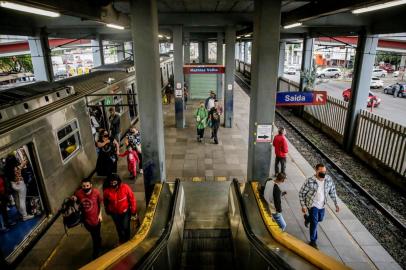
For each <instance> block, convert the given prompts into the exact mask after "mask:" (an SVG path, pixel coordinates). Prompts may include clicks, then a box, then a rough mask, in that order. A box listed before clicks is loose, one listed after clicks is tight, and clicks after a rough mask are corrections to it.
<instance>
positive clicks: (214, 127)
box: [209, 99, 221, 144]
mask: <svg viewBox="0 0 406 270" xmlns="http://www.w3.org/2000/svg"><path fill="white" fill-rule="evenodd" d="M220 114H221V112H220V110H219V105H218V100H217V99H216V100H215V101H214V107H212V108H211V109H210V111H209V120H210V122H211V138H212V139H214V143H215V144H218V143H219V142H218V138H217V133H218V130H219V127H220Z"/></svg>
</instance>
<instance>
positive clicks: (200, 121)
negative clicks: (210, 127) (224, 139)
mask: <svg viewBox="0 0 406 270" xmlns="http://www.w3.org/2000/svg"><path fill="white" fill-rule="evenodd" d="M207 116H208V114H207V110H206V108H205V107H204V102H200V105H199V108H197V110H196V113H195V117H196V128H197V141H198V142H202V139H203V136H204V129H205V128H206V126H207Z"/></svg>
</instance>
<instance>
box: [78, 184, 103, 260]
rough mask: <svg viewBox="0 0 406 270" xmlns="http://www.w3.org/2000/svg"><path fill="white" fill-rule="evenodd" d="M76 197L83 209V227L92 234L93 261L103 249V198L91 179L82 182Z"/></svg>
mask: <svg viewBox="0 0 406 270" xmlns="http://www.w3.org/2000/svg"><path fill="white" fill-rule="evenodd" d="M75 197H76V198H77V199H78V200H79V202H80V206H81V208H82V215H83V225H84V226H85V228H86V230H88V231H89V232H90V235H91V236H92V241H93V259H96V258H97V257H98V256H99V254H100V249H101V241H102V239H101V235H100V228H101V221H102V213H101V207H100V206H101V203H102V197H101V195H100V192H99V190H97V189H96V188H93V186H92V182H91V180H90V179H87V178H85V179H83V180H82V187H81V189H79V190H78V191H76V192H75Z"/></svg>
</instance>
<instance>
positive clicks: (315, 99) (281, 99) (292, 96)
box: [276, 91, 327, 106]
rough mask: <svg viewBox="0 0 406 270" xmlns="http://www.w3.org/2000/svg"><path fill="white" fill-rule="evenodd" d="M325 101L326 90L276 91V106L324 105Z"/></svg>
mask: <svg viewBox="0 0 406 270" xmlns="http://www.w3.org/2000/svg"><path fill="white" fill-rule="evenodd" d="M326 102H327V92H326V91H312V92H278V93H277V95H276V106H300V105H324V104H326Z"/></svg>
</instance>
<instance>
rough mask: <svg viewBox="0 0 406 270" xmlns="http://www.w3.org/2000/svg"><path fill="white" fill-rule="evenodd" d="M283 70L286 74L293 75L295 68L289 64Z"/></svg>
mask: <svg viewBox="0 0 406 270" xmlns="http://www.w3.org/2000/svg"><path fill="white" fill-rule="evenodd" d="M283 72H284V73H286V74H291V75H295V74H296V68H295V67H292V66H290V67H288V68H286V69H285V70H284V71H283Z"/></svg>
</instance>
